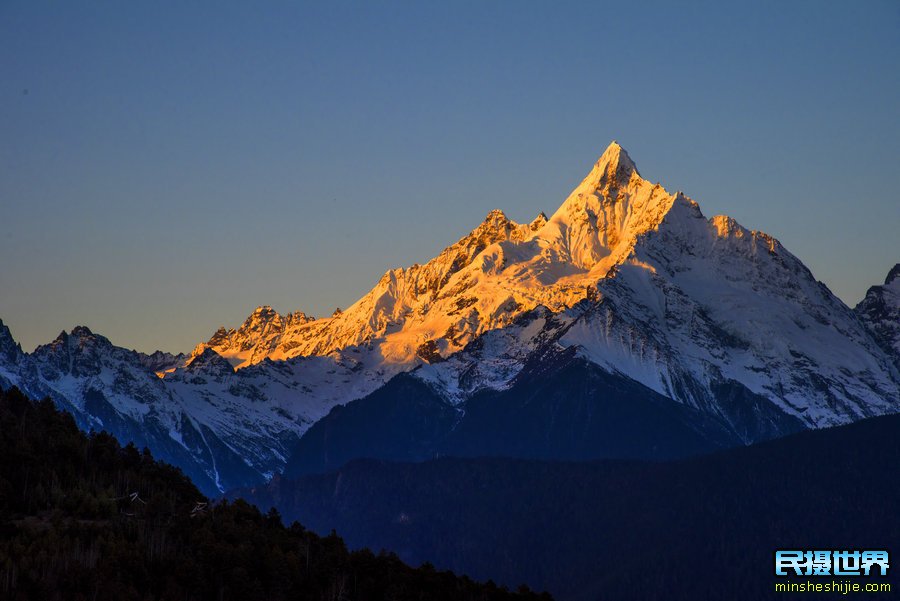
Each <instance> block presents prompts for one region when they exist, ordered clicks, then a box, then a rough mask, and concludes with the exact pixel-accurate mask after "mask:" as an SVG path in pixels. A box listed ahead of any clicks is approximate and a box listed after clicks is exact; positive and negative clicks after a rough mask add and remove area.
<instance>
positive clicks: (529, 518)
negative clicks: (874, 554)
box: [243, 415, 900, 601]
mask: <svg viewBox="0 0 900 601" xmlns="http://www.w3.org/2000/svg"><path fill="white" fill-rule="evenodd" d="M898 464H900V415H893V416H885V417H878V418H872V419H868V420H863V421H861V422H858V423H855V424H851V425H849V426H843V427H839V428H831V429H826V430H820V431H809V432H803V433H800V434H796V435H793V436H789V437H786V438H783V439H779V440H776V441H772V442H769V443H764V444H760V445H756V446H751V447H745V448H739V449H732V450H729V451H723V452H720V453H716V454H713V455H708V456H703V457H697V458H691V459H685V460H681V461H676V462H669V463H646V462H634V461H632V462H626V461H621V460H619V461H612V460H608V461H603V462H594V463H567V462H547V461H530V460H521V459H502V458H473V459H452V458H444V459H438V460H433V461H427V462H424V463H390V462H385V461H376V460H360V461H355V462H351V463H349V464H347V465H346V466H344V467H343V468H341V469H340V470H338V471H336V472H333V473H330V474H325V475H311V476H306V477H304V478H300V479H297V480H293V481H292V480H288V479H276V480H274V481H273V482H272V483H270V485H269V486H268V487H263V488H259V489H256V490H252V491H244V493H243V494H244V497H245V498H247V499H248V500H252V501H253V502H255V503H257V504H258V505H259V506H260V507H264V508H267V507H270V506H273V505H274V506H276V507H278V508H279V510H281V511H282V512H283V513H284V514H285V515H287V516H290V517H291V518H297V519H301V520H302V521H303V522H304V523H305V524H306V525H307V526H308V527H310V528H313V529H316V530H321V531H323V532H325V531H328V529H330V528H339V530H340V532H341V533H342V535H344V536H345V537H346V540H347V541H348V544H350V545H351V546H354V545H375V546H381V545H384V546H387V547H389V548H391V549H394V550H396V551H397V552H398V553H399V554H400V557H401V558H402V559H404V560H407V561H411V562H419V561H425V560H428V561H431V562H433V563H434V564H436V565H438V566H440V567H443V568H448V569H452V570H454V571H457V572H464V573H467V574H469V575H470V576H472V577H475V578H484V577H487V575H488V574H490V576H491V577H492V578H495V579H497V580H498V581H500V582H521V581H525V582H527V583H528V584H530V585H531V586H532V587H539V588H541V589H544V588H546V589H547V590H549V591H550V592H551V593H553V594H554V595H555V596H556V597H557V598H560V599H565V600H576V599H577V600H592V601H593V600H595V599H602V600H607V599H667V600H674V599H685V600H691V601H694V600H698V599H733V600H736V599H753V600H756V599H767V598H773V597H776V596H777V595H776V594H775V592H774V582H775V578H774V574H773V552H774V550H775V549H779V548H791V549H832V548H839V549H880V548H887V549H890V550H891V551H893V553H892V558H896V557H897V553H900V547H897V545H898V541H900V478H898ZM894 561H895V562H896V559H895V560H894ZM893 569H894V572H893V573H892V574H893V576H892V577H893V578H894V582H893V585H894V587H895V588H894V591H895V593H896V591H897V588H896V587H897V586H898V584H897V582H896V575H897V574H898V573H900V570H897V569H896V568H893ZM782 596H784V595H783V594H782ZM788 596H789V595H788ZM816 597H817V598H828V597H827V595H821V594H818V595H816ZM866 597H867V598H869V599H880V598H893V597H891V596H890V595H887V596H884V595H881V596H879V595H873V594H868V595H866Z"/></svg>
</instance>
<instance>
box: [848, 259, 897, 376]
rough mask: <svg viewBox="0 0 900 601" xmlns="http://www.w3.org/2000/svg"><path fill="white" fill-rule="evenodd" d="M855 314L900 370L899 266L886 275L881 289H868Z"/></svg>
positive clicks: (876, 287)
mask: <svg viewBox="0 0 900 601" xmlns="http://www.w3.org/2000/svg"><path fill="white" fill-rule="evenodd" d="M854 311H856V313H857V315H859V317H860V319H862V320H863V323H865V324H866V326H867V327H868V328H869V331H870V332H871V333H872V336H873V337H874V338H875V341H876V342H877V343H878V344H879V345H881V348H882V349H884V351H885V352H886V353H888V354H889V355H891V356H892V357H893V358H894V363H895V364H896V365H897V367H898V369H900V263H897V264H896V265H894V267H893V268H892V269H891V270H890V272H888V275H887V277H886V278H885V280H884V285H883V286H872V287H871V288H869V290H868V292H866V297H865V298H864V299H862V300H861V301H860V302H859V304H858V305H856V308H855V309H854Z"/></svg>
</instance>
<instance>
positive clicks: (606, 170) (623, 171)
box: [592, 140, 641, 181]
mask: <svg viewBox="0 0 900 601" xmlns="http://www.w3.org/2000/svg"><path fill="white" fill-rule="evenodd" d="M594 172H596V173H597V174H598V175H599V176H600V177H603V176H606V179H607V181H609V180H612V177H613V175H614V176H615V178H616V180H618V181H628V180H629V179H630V178H631V174H632V173H637V174H638V175H640V174H641V173H640V172H639V171H638V168H637V165H635V164H634V161H632V160H631V157H630V156H629V155H628V151H627V150H625V149H624V148H622V147H621V146H620V145H619V143H618V142H616V141H615V140H613V141H612V142H610V144H609V146H607V147H606V150H604V151H603V154H602V155H600V158H599V159H597V162H596V163H595V164H594V170H593V172H592V173H594Z"/></svg>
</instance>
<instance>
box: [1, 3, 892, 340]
mask: <svg viewBox="0 0 900 601" xmlns="http://www.w3.org/2000/svg"><path fill="white" fill-rule="evenodd" d="M512 7H513V5H511V4H503V3H495V4H490V5H481V4H478V3H461V4H455V5H452V6H449V5H433V6H426V5H420V4H415V3H391V4H388V5H382V6H379V7H375V6H370V5H354V4H349V3H336V4H332V5H328V6H316V5H312V6H306V5H303V6H296V5H280V6H279V7H278V8H277V9H272V10H270V11H266V12H263V11H260V10H252V9H248V8H242V7H240V6H239V5H229V6H225V7H217V8H216V10H215V11H208V10H205V9H204V8H203V7H201V6H194V5H192V6H183V5H179V4H174V3H173V4H165V5H164V4H155V5H153V6H150V7H146V6H145V7H134V6H129V7H124V6H120V5H115V4H109V5H106V6H102V7H101V5H93V6H92V7H90V8H84V7H82V8H79V7H74V6H68V5H63V6H49V5H43V4H38V3H19V2H13V3H6V4H4V5H2V6H0V49H2V53H0V70H2V73H3V75H4V77H3V78H2V87H0V128H2V131H3V135H2V136H0V157H2V161H0V198H2V199H3V212H2V215H3V219H2V222H0V223H2V225H0V252H2V256H3V261H2V263H0V286H2V289H3V292H2V293H0V319H2V320H3V322H4V323H5V324H6V325H8V326H9V327H10V329H11V331H12V334H13V336H14V337H15V338H16V340H17V341H19V342H20V343H21V344H22V346H23V348H24V349H25V350H27V351H31V350H33V348H34V347H35V346H36V345H38V344H43V343H46V342H49V341H51V340H52V339H53V338H55V337H56V335H57V334H58V333H59V332H60V331H61V330H63V329H65V330H67V331H68V330H70V329H71V328H72V327H73V326H75V325H86V326H88V327H90V328H91V329H92V330H94V331H95V332H97V333H100V334H103V335H104V336H106V337H108V338H109V339H110V340H111V341H112V342H113V343H114V344H117V345H120V346H124V347H128V348H136V349H138V350H141V351H146V352H150V351H153V350H156V349H161V350H167V351H172V352H179V351H189V350H190V349H191V348H192V347H193V346H194V345H196V344H197V343H199V342H203V341H205V340H206V339H208V337H209V336H210V335H211V334H212V333H213V331H214V330H215V329H216V328H217V327H218V326H220V325H224V326H226V327H237V326H238V325H239V324H240V323H241V322H242V321H243V319H244V318H245V317H246V316H247V315H248V314H249V313H250V312H251V311H252V310H253V308H254V307H256V306H258V305H271V306H273V307H274V308H275V309H276V310H278V311H279V312H288V311H296V310H302V311H304V312H306V313H309V314H313V315H317V316H326V315H330V314H331V312H332V310H333V309H334V308H335V307H338V306H340V307H343V308H346V307H347V306H349V305H350V304H352V303H353V302H355V301H356V300H357V299H358V298H359V297H360V296H362V295H363V294H365V293H366V292H367V291H368V290H369V288H370V287H371V286H372V285H374V284H375V282H377V280H378V279H379V278H380V276H381V275H382V274H383V273H384V272H385V271H386V270H387V269H389V268H393V267H403V266H408V265H411V264H412V263H415V262H419V263H422V262H425V261H427V260H428V259H430V258H432V257H433V256H435V255H436V254H437V253H438V252H439V251H440V250H441V249H442V248H444V247H445V246H447V245H449V244H451V243H453V242H455V241H456V240H457V239H458V238H460V237H461V236H463V235H465V234H466V233H468V232H469V231H471V230H472V229H473V228H474V227H476V226H477V225H478V224H479V223H480V222H481V221H482V219H483V218H484V216H485V215H486V214H487V213H488V212H489V211H490V210H492V209H502V210H503V211H504V212H505V213H506V214H507V215H508V216H509V217H510V218H511V219H514V220H515V221H519V222H523V221H530V220H531V219H533V218H534V217H535V215H537V213H538V212H539V211H544V212H545V213H547V214H548V215H550V214H551V213H552V212H553V211H555V210H556V208H557V207H558V206H559V205H560V204H561V203H562V201H563V200H564V199H565V197H566V196H567V195H568V193H569V192H570V191H571V189H572V188H574V187H575V186H576V185H577V184H578V182H580V181H581V179H582V178H583V177H584V176H585V175H586V174H587V172H588V170H589V169H590V167H591V165H592V164H593V162H594V161H595V160H596V159H597V157H599V155H600V153H602V152H603V150H604V148H605V147H606V145H607V144H608V143H609V142H610V141H611V140H613V139H616V140H618V141H619V142H620V143H621V144H622V146H623V147H624V148H625V149H626V150H627V151H628V152H629V154H630V155H631V157H632V158H633V159H634V161H635V162H636V163H637V166H638V168H639V169H640V171H641V174H642V175H643V176H644V177H645V178H647V179H649V180H651V181H654V182H656V181H659V182H660V183H661V184H662V185H663V186H664V187H666V188H667V189H668V190H670V191H675V190H682V191H683V192H684V193H685V194H687V195H688V196H690V197H691V198H693V199H694V200H696V201H697V202H698V203H699V204H700V207H701V209H702V210H703V212H704V214H705V215H706V216H707V217H712V216H713V215H717V214H727V215H730V216H732V217H734V218H735V219H737V221H738V222H740V223H741V224H742V225H744V226H745V227H747V228H750V229H756V230H762V231H765V232H767V233H769V234H771V235H773V236H775V237H776V238H778V239H779V240H780V241H781V242H782V243H783V244H784V246H785V247H786V248H787V249H788V250H789V251H791V252H792V253H793V254H795V255H796V256H798V257H799V258H800V259H801V260H802V261H803V262H804V263H805V264H806V265H807V266H808V267H809V268H810V269H811V270H812V272H813V274H814V275H815V276H816V277H817V278H818V279H820V280H822V281H823V282H825V284H827V285H828V287H829V288H830V289H831V290H832V291H833V292H834V293H835V294H836V295H837V296H839V297H840V298H841V299H842V300H843V301H844V302H845V303H847V304H848V305H850V306H853V305H854V304H855V303H856V302H857V301H858V300H859V299H860V298H862V296H863V295H864V294H865V291H866V290H867V289H868V287H869V286H872V285H876V284H881V283H882V282H883V280H884V277H885V275H886V274H887V272H888V270H889V269H890V268H891V267H892V266H893V265H894V264H895V263H897V262H900V236H897V233H896V232H897V231H900V192H898V191H897V188H896V186H895V185H894V183H895V182H894V180H895V179H896V176H895V175H894V173H895V172H896V165H897V164H898V159H900V119H898V118H897V115H896V108H897V107H898V106H900V36H897V35H896V32H897V27H898V26H900V5H898V4H896V3H891V2H872V3H869V4H867V5H866V10H865V11H860V10H854V9H853V7H851V6H848V5H844V4H838V3H819V2H797V3H791V4H790V5H783V4H779V3H765V4H762V5H759V6H738V7H733V6H720V5H719V4H716V3H698V4H691V5H690V6H687V7H685V6H670V5H668V4H665V3H645V4H642V5H640V6H631V5H629V6H621V5H618V4H595V3H563V4H560V5H553V6H550V5H546V4H542V3H527V2H525V3H517V4H516V5H515V9H514V10H513V9H512ZM713 49H714V50H713Z"/></svg>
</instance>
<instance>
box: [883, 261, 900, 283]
mask: <svg viewBox="0 0 900 601" xmlns="http://www.w3.org/2000/svg"><path fill="white" fill-rule="evenodd" d="M896 279H900V263H897V264H896V265H894V266H893V267H892V268H891V270H890V271H889V272H888V274H887V277H886V278H884V285H885V286H890V284H891V282H893V281H894V280H896Z"/></svg>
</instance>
